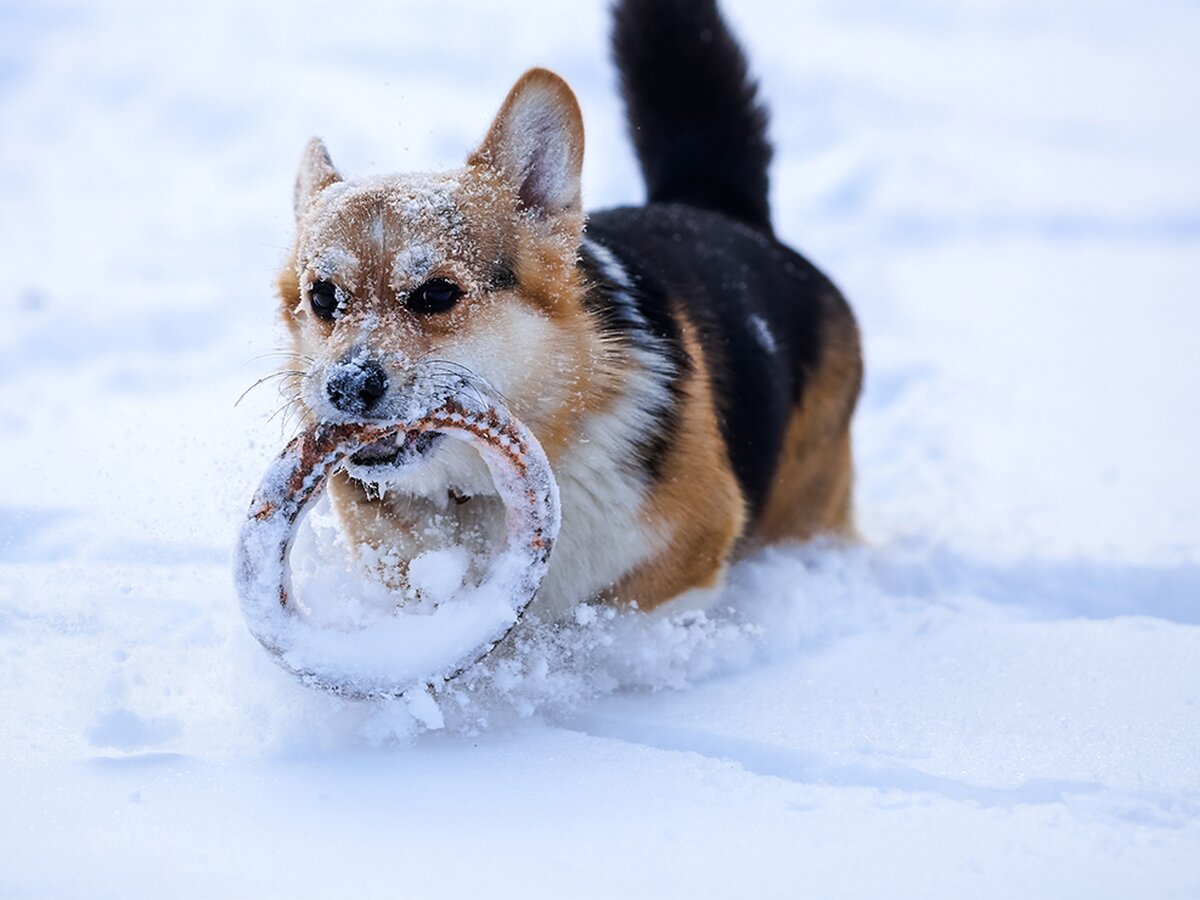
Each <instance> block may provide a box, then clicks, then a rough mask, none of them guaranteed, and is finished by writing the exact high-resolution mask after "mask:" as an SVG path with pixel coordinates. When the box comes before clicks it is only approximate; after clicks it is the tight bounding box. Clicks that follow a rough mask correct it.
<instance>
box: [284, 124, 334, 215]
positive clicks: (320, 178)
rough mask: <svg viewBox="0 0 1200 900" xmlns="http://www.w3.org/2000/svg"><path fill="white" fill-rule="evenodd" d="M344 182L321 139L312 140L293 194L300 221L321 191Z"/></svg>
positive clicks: (293, 203) (301, 165)
mask: <svg viewBox="0 0 1200 900" xmlns="http://www.w3.org/2000/svg"><path fill="white" fill-rule="evenodd" d="M341 180H342V176H341V175H339V174H338V170H337V169H335V168H334V167H333V160H331V159H330V158H329V151H328V150H326V149H325V143H324V141H322V140H321V139H320V138H316V137H315V138H312V139H311V140H309V142H308V144H307V146H305V148H304V156H303V157H301V158H300V171H299V172H298V173H296V188H295V191H294V192H293V194H292V209H293V210H294V211H295V213H296V218H297V219H299V218H300V217H301V216H302V215H303V214H304V210H305V209H306V208H307V207H308V203H309V201H310V200H312V198H313V197H315V196H316V195H317V194H319V193H321V191H323V190H325V188H327V187H329V186H330V185H331V184H335V183H336V182H339V181H341Z"/></svg>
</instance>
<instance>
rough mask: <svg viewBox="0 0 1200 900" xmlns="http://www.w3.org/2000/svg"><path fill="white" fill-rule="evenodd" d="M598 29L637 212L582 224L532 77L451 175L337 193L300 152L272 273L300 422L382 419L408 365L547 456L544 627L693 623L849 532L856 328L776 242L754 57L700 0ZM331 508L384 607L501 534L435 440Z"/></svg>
mask: <svg viewBox="0 0 1200 900" xmlns="http://www.w3.org/2000/svg"><path fill="white" fill-rule="evenodd" d="M614 17H615V25H614V32H613V49H614V56H615V59H616V63H617V66H618V68H619V71H620V76H621V83H622V88H623V94H624V100H625V104H626V107H627V111H628V119H629V128H630V133H631V135H632V137H633V142H634V145H635V148H636V151H637V156H638V160H639V162H640V164H641V169H642V173H643V176H644V179H645V183H646V193H647V198H648V199H647V202H646V204H645V205H643V206H630V207H623V208H619V209H610V210H605V211H603V212H595V213H591V214H590V215H585V213H584V211H583V206H582V202H581V193H580V174H581V166H582V162H583V151H584V130H583V120H582V117H581V115H580V110H579V106H578V104H577V103H576V100H575V97H574V95H573V94H572V92H571V89H570V88H569V87H568V86H567V84H566V83H565V82H564V81H563V80H562V79H561V78H560V77H558V76H557V75H555V74H553V73H552V72H549V71H546V70H544V69H533V70H531V71H529V72H527V73H526V74H525V75H524V76H522V77H521V79H520V80H519V81H518V82H517V83H516V85H515V86H514V87H513V88H512V90H511V91H510V92H509V94H508V97H507V98H506V99H505V101H504V103H503V105H502V106H501V107H500V111H499V113H498V114H497V116H496V118H495V120H494V121H493V122H492V124H491V127H490V129H489V130H488V132H487V135H486V137H485V138H484V139H483V142H482V143H481V144H480V145H479V147H478V149H477V150H475V152H473V153H472V154H471V155H470V156H469V157H468V159H467V161H466V164H465V165H464V166H462V167H461V168H458V169H454V170H452V171H448V172H442V173H436V174H415V175H405V174H401V175H388V176H384V177H372V178H364V179H359V180H347V179H343V177H342V176H341V175H340V174H339V173H338V171H337V170H336V169H335V168H334V166H333V164H332V163H331V161H330V158H329V155H328V153H327V152H326V150H325V147H324V145H323V144H322V143H321V142H320V141H319V140H316V139H314V140H313V141H311V142H310V143H309V145H308V147H307V149H306V151H305V154H304V157H303V161H302V164H301V168H300V173H299V176H298V178H297V181H296V190H295V197H294V205H295V213H296V238H295V243H294V246H293V249H292V252H291V256H290V258H289V260H288V261H287V264H286V266H285V268H284V269H283V272H282V274H281V275H280V277H279V290H280V294H281V296H282V301H283V318H284V321H285V322H286V325H287V328H288V330H289V332H290V337H291V341H292V350H293V359H295V360H299V361H301V362H300V368H297V369H296V370H295V371H294V372H293V373H292V375H291V376H289V377H291V378H292V384H293V387H294V398H295V402H296V403H297V404H298V406H299V408H300V410H301V411H302V413H303V414H304V416H305V417H306V418H307V419H309V420H319V421H333V422H379V421H387V420H388V419H389V417H392V416H394V415H395V410H396V409H397V408H398V406H399V405H401V400H402V398H403V396H404V392H405V390H406V389H407V388H409V387H411V385H412V384H413V383H414V373H415V372H417V371H418V370H421V371H422V372H423V373H425V375H426V376H428V375H429V373H431V372H432V373H434V375H435V376H436V374H437V373H439V372H444V373H445V374H446V376H447V377H448V378H449V377H453V378H457V379H460V380H465V382H466V383H477V384H480V385H486V386H487V387H488V388H489V390H492V391H494V392H496V393H497V394H498V395H499V396H502V397H503V398H504V400H505V402H506V404H507V405H508V407H509V409H511V411H512V412H513V413H514V414H515V415H516V416H518V417H519V418H520V420H521V421H522V422H523V423H524V424H525V425H526V426H527V427H528V428H529V429H530V430H531V432H532V433H533V434H534V435H535V436H536V437H537V439H538V441H539V442H540V443H541V445H542V447H543V448H544V450H545V452H546V455H547V458H548V459H549V461H550V465H551V468H552V470H553V472H554V474H555V477H556V479H557V481H558V486H559V493H560V497H561V504H562V525H561V529H560V532H559V538H558V543H557V546H556V548H555V551H554V554H553V556H552V558H551V562H550V568H549V572H548V574H547V576H546V578H545V580H544V582H543V583H542V587H541V591H540V594H539V596H538V599H537V600H536V601H535V605H534V606H533V607H532V608H531V612H532V613H533V614H535V615H536V616H538V617H539V618H540V619H542V620H543V621H554V620H556V619H559V618H561V617H564V616H566V615H569V614H570V613H571V611H573V610H574V608H575V607H576V606H578V605H579V604H580V603H587V602H593V601H602V602H603V601H607V602H612V603H617V604H622V605H627V606H636V608H638V609H641V610H653V609H656V608H659V607H661V606H662V605H663V604H664V603H666V602H667V601H670V600H672V599H673V598H679V597H680V596H681V595H686V596H687V598H690V599H685V600H681V601H680V603H681V604H682V603H687V604H688V605H698V606H702V605H703V604H704V603H705V602H706V600H705V598H711V597H713V596H715V591H713V590H712V589H713V588H715V587H716V586H718V585H719V584H720V582H721V578H722V574H723V573H724V572H725V570H726V569H727V567H728V566H729V565H730V564H731V562H733V561H735V560H737V559H738V558H740V557H741V556H744V555H745V554H746V553H748V552H750V551H752V550H754V549H756V548H759V547H761V546H763V545H766V544H770V543H774V542H779V541H784V540H789V539H799V540H804V539H808V538H811V537H813V536H815V535H818V534H832V535H835V536H843V537H850V536H852V534H853V524H852V514H851V488H852V463H851V446H850V423H851V417H852V415H853V412H854V408H855V404H856V402H857V399H858V395H859V389H860V384H861V380H862V358H861V352H860V343H859V334H858V328H857V326H856V324H855V320H854V317H853V314H852V313H851V311H850V308H849V307H848V306H847V304H846V301H845V300H844V299H843V298H842V295H841V294H840V293H839V291H838V290H837V288H836V287H834V285H833V284H832V283H831V282H830V281H829V279H827V278H826V277H825V276H824V275H823V274H822V273H821V272H820V271H818V270H817V269H816V268H815V267H814V266H813V265H812V264H811V263H809V262H808V261H807V260H805V259H804V258H803V257H802V256H800V255H799V254H797V253H796V252H795V251H793V250H791V249H790V248H788V247H787V246H785V245H784V244H782V243H780V242H779V240H778V239H777V238H776V237H775V234H774V232H773V229H772V226H771V218H770V210H769V206H768V197H767V193H768V192H767V185H768V172H767V169H768V164H769V162H770V157H771V148H770V145H769V143H768V139H767V135H766V128H767V115H766V112H765V110H764V108H763V107H762V105H761V104H760V103H759V101H758V99H757V97H756V86H755V83H754V82H753V81H752V80H751V79H750V76H749V74H748V70H747V64H746V60H745V58H744V56H743V54H742V52H741V50H740V49H739V47H738V45H737V43H736V42H735V40H734V38H733V37H732V35H731V34H730V32H729V29H728V28H727V26H726V24H725V23H724V21H723V20H722V18H721V16H720V13H719V12H718V10H717V7H716V4H715V2H714V0H620V2H618V3H617V4H616V7H615V11H614ZM329 495H330V499H331V503H332V506H333V508H334V509H335V511H336V514H337V517H338V521H339V522H340V525H341V527H342V528H343V529H344V530H345V533H346V537H347V539H348V541H349V543H350V544H351V545H352V546H355V547H358V548H360V552H368V550H367V549H366V548H372V549H371V552H372V556H371V557H370V558H371V559H374V560H378V565H379V567H380V568H381V570H382V575H383V577H384V578H385V579H386V580H387V581H388V582H389V583H391V584H395V585H396V586H397V587H398V588H404V586H405V584H406V579H407V561H408V560H411V559H414V558H416V557H417V556H419V555H421V554H423V553H426V552H427V551H430V550H438V549H443V548H450V547H465V548H466V550H467V551H469V552H468V556H469V557H470V558H472V559H476V560H478V559H481V558H484V557H486V556H487V553H488V550H489V548H490V547H491V546H493V545H494V544H495V543H496V542H497V541H499V540H501V538H502V535H503V533H504V507H503V504H502V503H501V502H500V500H499V499H498V496H497V494H496V491H495V488H494V486H493V484H492V482H491V479H490V477H489V475H488V471H487V469H486V467H485V466H484V465H483V463H482V461H481V460H480V458H479V456H478V454H477V453H476V452H475V451H474V450H473V449H472V448H471V447H470V446H468V445H467V444H464V443H462V442H459V441H454V440H448V439H442V436H441V435H439V434H436V433H426V434H421V435H415V434H412V435H403V434H401V435H400V436H399V437H397V438H394V439H389V440H386V441H382V442H379V443H377V444H373V445H369V446H367V447H365V448H363V449H361V450H359V451H358V452H357V453H355V454H354V455H353V456H352V457H350V459H349V462H348V464H347V465H346V467H345V470H344V471H343V472H341V473H340V474H338V475H337V476H335V477H334V478H333V479H332V480H331V482H330V484H329ZM477 565H478V563H476V564H472V568H471V569H470V570H468V571H467V572H466V573H465V574H464V576H463V577H464V578H465V579H469V578H471V577H473V575H477V574H478V572H475V571H474V568H475V567H476V566H477ZM671 608H674V607H671Z"/></svg>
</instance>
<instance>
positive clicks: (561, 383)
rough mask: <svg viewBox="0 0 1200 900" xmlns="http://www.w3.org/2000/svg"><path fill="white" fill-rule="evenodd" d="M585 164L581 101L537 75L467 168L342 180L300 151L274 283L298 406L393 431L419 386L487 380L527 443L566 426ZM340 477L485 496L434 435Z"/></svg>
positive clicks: (512, 98)
mask: <svg viewBox="0 0 1200 900" xmlns="http://www.w3.org/2000/svg"><path fill="white" fill-rule="evenodd" d="M582 155H583V124H582V120H581V117H580V114H579V109H578V106H577V104H576V102H575V99H574V96H573V95H572V94H571V91H570V89H569V88H568V87H567V86H566V84H565V83H564V82H563V81H562V80H561V79H559V78H558V77H557V76H555V75H553V74H551V73H549V72H545V71H544V70H534V71H532V72H529V73H527V74H526V75H525V76H524V77H523V78H522V79H521V80H520V81H519V82H518V83H517V85H516V86H515V87H514V88H513V90H512V92H511V93H510V94H509V96H508V98H507V100H506V101H505V103H504V105H503V106H502V108H501V110H500V113H499V114H498V116H497V118H496V120H495V122H494V123H493V125H492V127H491V129H490V131H489V133H488V135H487V137H486V139H485V140H484V142H483V144H482V145H481V147H480V148H479V149H478V150H477V151H476V152H475V153H474V154H472V156H471V157H470V158H469V159H468V161H467V164H466V165H465V166H464V167H463V168H461V169H457V170H454V171H451V172H446V173H440V174H433V175H396V176H387V177H380V178H371V179H363V180H359V181H344V180H343V179H342V178H341V176H340V175H339V174H338V172H337V171H336V169H334V167H333V165H332V163H331V162H330V160H329V156H328V154H327V153H326V151H325V148H324V146H323V145H322V144H321V143H320V141H318V140H313V141H312V142H310V144H309V146H308V148H307V150H306V153H305V157H304V160H303V162H302V165H301V169H300V174H299V177H298V179H297V183H296V195H295V209H296V221H297V233H296V242H295V246H294V250H293V258H292V260H291V261H290V264H289V265H288V267H287V268H286V269H285V270H284V272H283V273H282V274H281V276H280V290H281V294H282V297H283V303H284V318H285V320H286V321H287V323H288V326H289V329H290V331H291V334H292V337H293V344H294V350H295V352H296V354H298V357H297V359H298V360H300V364H299V365H298V366H297V367H296V368H297V370H298V371H299V372H302V373H303V374H300V375H298V376H297V382H298V385H299V392H298V396H299V403H300V404H301V405H302V407H303V410H304V411H305V412H306V413H307V414H309V415H310V416H311V417H312V418H314V419H317V420H329V421H364V420H392V419H397V418H401V417H403V416H404V414H405V411H406V410H407V409H409V408H410V406H411V403H412V401H413V399H414V396H415V394H417V393H418V392H421V391H428V390H430V389H438V388H440V387H443V386H445V385H449V384H462V383H464V382H466V383H472V382H474V383H480V382H482V383H484V384H486V385H488V386H490V387H491V388H492V389H493V390H495V391H497V392H498V393H499V394H501V395H502V396H503V397H505V398H506V400H507V402H508V404H509V405H510V407H511V408H512V410H513V412H514V413H516V415H518V416H519V417H520V418H522V419H523V420H524V421H525V422H526V424H527V425H529V426H530V427H531V428H533V429H534V430H535V433H538V432H540V433H541V434H548V435H551V436H552V435H553V434H554V433H555V432H556V431H559V430H562V429H563V428H565V427H568V426H567V425H566V423H565V421H564V419H566V418H570V414H571V410H572V409H573V406H574V405H577V404H578V399H579V397H580V396H581V394H580V391H581V385H580V384H579V381H580V379H581V378H582V377H583V376H582V372H583V371H584V368H585V366H586V363H587V359H588V356H589V354H590V353H591V348H590V347H589V346H588V340H589V339H588V330H587V329H586V328H581V327H580V317H581V316H583V315H584V312H583V310H582V308H581V306H580V303H579V300H578V297H579V293H580V290H581V286H580V284H579V283H578V276H577V274H576V269H575V261H576V256H577V253H578V248H579V242H580V238H581V234H582V230H583V214H582V209H581V201H580V187H579V177H580V167H581V164H582ZM543 440H545V438H543ZM349 471H350V474H351V475H353V476H354V477H357V478H359V479H361V480H364V481H369V482H387V483H401V484H403V482H405V481H406V480H407V481H408V482H410V484H409V485H408V486H409V487H412V488H415V489H418V490H420V489H421V488H422V487H425V488H427V489H429V490H444V489H445V487H446V486H447V485H449V486H452V487H459V488H461V489H464V490H467V491H470V492H482V491H485V490H487V489H488V487H489V485H490V482H489V481H488V480H487V478H486V474H485V472H484V470H483V468H482V466H481V464H480V463H479V460H478V457H477V456H476V455H475V454H474V453H473V452H471V451H470V450H468V449H467V448H465V447H463V446H461V445H459V444H457V442H451V441H442V440H440V439H439V437H438V436H436V435H431V436H423V437H421V438H417V439H409V438H404V437H401V438H398V439H396V440H395V441H392V442H388V443H386V444H385V445H382V446H372V447H368V448H365V449H364V450H363V451H360V453H359V454H356V456H355V457H353V458H352V459H351V466H350V467H349Z"/></svg>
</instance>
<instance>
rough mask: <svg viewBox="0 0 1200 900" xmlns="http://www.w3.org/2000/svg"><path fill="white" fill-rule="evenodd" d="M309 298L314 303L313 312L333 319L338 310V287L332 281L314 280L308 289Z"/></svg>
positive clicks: (324, 317)
mask: <svg viewBox="0 0 1200 900" xmlns="http://www.w3.org/2000/svg"><path fill="white" fill-rule="evenodd" d="M308 300H309V303H311V304H312V308H313V312H315V313H316V314H317V315H318V316H320V317H321V318H322V319H332V318H333V314H334V313H336V312H337V308H338V299H337V288H336V287H334V285H333V282H332V281H325V280H321V281H314V282H313V283H312V287H310V288H309V289H308Z"/></svg>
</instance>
